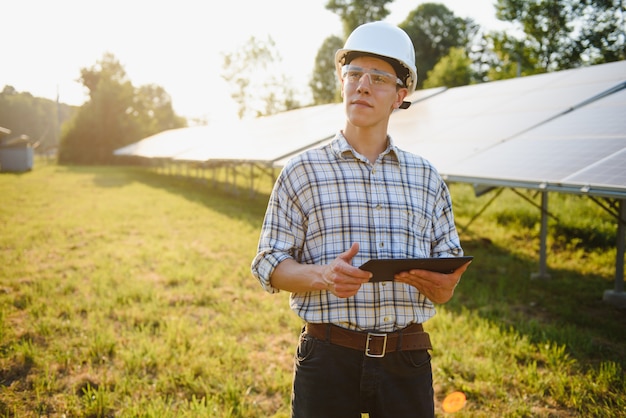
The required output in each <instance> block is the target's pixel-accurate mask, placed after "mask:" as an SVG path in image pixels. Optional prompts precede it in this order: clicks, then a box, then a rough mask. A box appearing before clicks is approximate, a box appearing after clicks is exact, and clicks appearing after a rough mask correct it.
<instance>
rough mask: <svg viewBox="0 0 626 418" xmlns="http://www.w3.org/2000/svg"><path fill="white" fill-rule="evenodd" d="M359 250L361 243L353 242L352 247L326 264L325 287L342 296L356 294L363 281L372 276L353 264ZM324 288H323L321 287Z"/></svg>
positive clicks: (324, 272) (324, 271) (323, 275)
mask: <svg viewBox="0 0 626 418" xmlns="http://www.w3.org/2000/svg"><path fill="white" fill-rule="evenodd" d="M358 252H359V244H358V243H356V242H355V243H353V244H352V246H351V247H350V249H349V250H348V251H346V252H343V253H341V254H339V256H338V257H337V258H335V259H334V260H333V261H332V262H331V263H330V264H327V265H326V266H324V270H323V272H322V279H323V281H324V285H325V289H327V290H328V291H330V292H331V293H332V294H333V295H335V296H337V297H340V298H349V297H350V296H354V295H356V293H357V292H358V291H359V289H360V288H361V285H362V284H363V283H367V282H368V281H369V279H370V278H371V277H372V273H370V272H369V271H365V270H361V269H360V268H358V267H354V266H353V265H352V259H353V258H354V256H355V255H357V253H358ZM320 290H323V289H320Z"/></svg>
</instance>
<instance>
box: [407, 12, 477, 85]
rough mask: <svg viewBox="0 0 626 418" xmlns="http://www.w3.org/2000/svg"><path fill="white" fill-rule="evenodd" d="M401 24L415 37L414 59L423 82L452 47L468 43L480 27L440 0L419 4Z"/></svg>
mask: <svg viewBox="0 0 626 418" xmlns="http://www.w3.org/2000/svg"><path fill="white" fill-rule="evenodd" d="M400 27H401V28H402V29H404V30H405V31H406V33H407V34H408V35H409V37H410V38H411V40H412V41H413V45H414V46H415V62H416V65H417V69H418V71H419V74H420V76H419V79H420V80H421V81H422V82H423V81H425V80H426V78H427V74H428V72H429V71H430V70H432V69H433V68H434V67H435V64H437V62H438V61H439V60H440V59H441V58H443V57H444V56H446V55H448V53H449V52H450V48H453V47H459V48H465V47H468V45H469V44H470V42H471V40H472V39H473V37H474V36H475V34H476V33H477V31H478V26H477V25H476V24H475V23H474V22H473V21H472V20H471V19H462V18H460V17H457V16H455V15H454V13H453V12H452V11H450V9H448V8H447V7H446V6H444V5H443V4H438V3H424V4H421V5H419V6H418V7H417V8H416V9H415V10H413V11H411V12H410V13H409V15H408V16H407V18H406V19H405V20H404V22H402V23H401V24H400Z"/></svg>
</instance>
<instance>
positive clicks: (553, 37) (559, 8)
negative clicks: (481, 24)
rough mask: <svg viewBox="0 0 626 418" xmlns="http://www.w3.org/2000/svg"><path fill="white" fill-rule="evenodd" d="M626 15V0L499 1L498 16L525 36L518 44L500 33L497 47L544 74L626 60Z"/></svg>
mask: <svg viewBox="0 0 626 418" xmlns="http://www.w3.org/2000/svg"><path fill="white" fill-rule="evenodd" d="M625 13H626V5H625V3H624V1H623V0H498V1H497V3H496V16H497V17H498V18H499V19H502V20H504V21H509V22H513V23H515V24H517V25H519V27H520V28H521V30H522V32H523V34H524V37H523V39H520V40H519V42H517V43H515V42H511V41H510V37H509V36H508V35H504V34H502V35H500V36H499V37H498V38H499V40H500V43H499V44H495V45H494V48H496V50H498V48H503V49H500V50H499V51H500V53H501V55H502V56H516V57H518V58H519V57H523V58H524V59H525V60H526V61H527V63H533V62H534V63H536V67H537V69H540V70H542V71H543V72H546V71H558V70H564V69H569V68H575V67H579V66H581V65H587V64H597V63H603V62H611V61H616V60H623V59H625V44H626V37H625V33H624V32H625V29H624V28H625V27H626V24H625V20H624V19H625V17H624V15H625ZM520 42H521V43H523V46H522V45H521V44H520Z"/></svg>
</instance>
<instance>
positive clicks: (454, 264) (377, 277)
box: [359, 255, 474, 282]
mask: <svg viewBox="0 0 626 418" xmlns="http://www.w3.org/2000/svg"><path fill="white" fill-rule="evenodd" d="M473 258H474V257H473V256H470V255H466V256H463V257H441V258H404V259H392V258H383V259H379V260H369V261H368V262H366V263H365V264H363V265H362V266H361V267H359V268H360V269H361V270H365V271H370V272H372V273H373V274H374V275H373V276H372V278H371V279H370V282H383V281H388V280H393V276H394V274H397V273H401V272H403V271H409V270H414V269H420V270H430V271H436V272H439V273H452V272H453V271H454V270H456V269H457V268H459V267H461V266H462V265H463V264H465V263H467V262H468V261H470V260H472V259H473Z"/></svg>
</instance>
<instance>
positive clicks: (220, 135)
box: [174, 104, 344, 162]
mask: <svg viewBox="0 0 626 418" xmlns="http://www.w3.org/2000/svg"><path fill="white" fill-rule="evenodd" d="M343 118H344V116H343V111H342V105H341V104H328V105H321V106H313V107H306V108H301V109H296V110H292V111H288V112H283V113H279V114H276V115H272V116H265V117H262V118H256V119H250V120H245V121H240V122H237V123H232V124H228V125H223V124H222V125H215V126H209V127H207V128H208V131H209V140H208V141H205V142H203V143H201V144H197V145H196V146H194V147H192V148H190V149H188V150H186V151H185V152H182V153H180V154H177V155H175V156H174V158H175V159H176V160H184V161H208V160H233V161H242V160H243V161H266V162H270V161H273V160H275V159H277V158H280V157H282V156H284V155H286V154H289V153H294V152H297V151H298V150H301V149H303V148H305V147H307V146H309V145H311V144H313V143H316V142H319V141H321V140H323V139H326V138H328V137H329V136H331V135H333V134H334V132H335V131H336V130H337V129H339V127H341V126H342V125H341V123H343V120H344V119H343Z"/></svg>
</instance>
